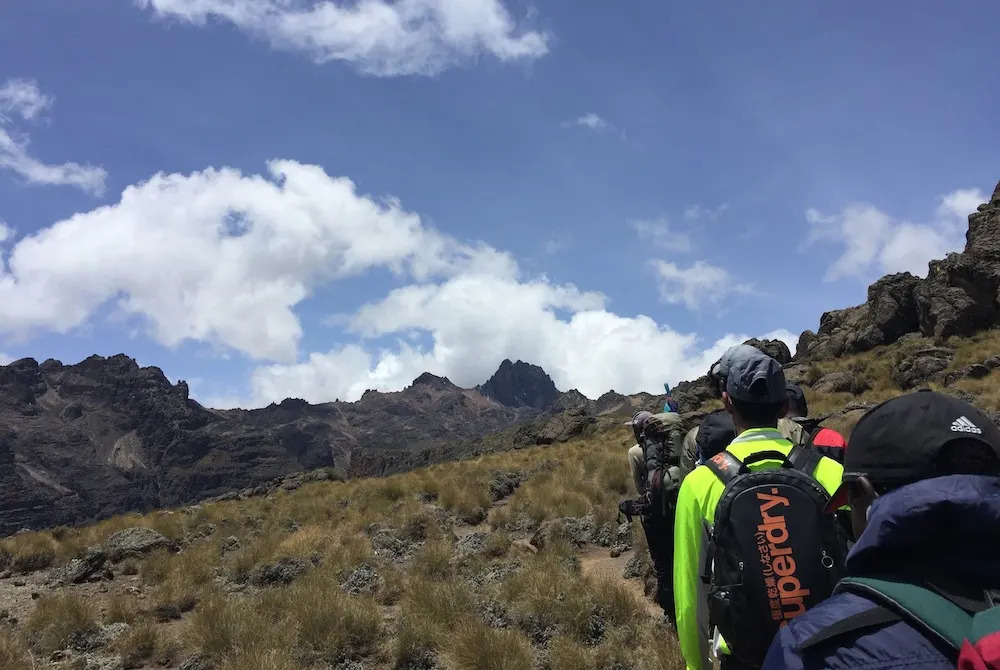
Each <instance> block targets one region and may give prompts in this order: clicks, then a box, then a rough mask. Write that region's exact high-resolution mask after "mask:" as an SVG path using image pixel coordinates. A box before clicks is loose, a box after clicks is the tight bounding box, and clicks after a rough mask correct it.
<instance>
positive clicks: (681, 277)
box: [650, 260, 753, 309]
mask: <svg viewBox="0 0 1000 670" xmlns="http://www.w3.org/2000/svg"><path fill="white" fill-rule="evenodd" d="M650 262H651V264H652V265H653V267H654V268H655V270H656V272H657V276H658V278H659V280H660V297H661V298H662V299H663V300H664V301H665V302H668V303H670V304H672V305H680V304H683V305H685V306H686V307H688V308H689V309H698V308H700V307H701V306H702V305H704V304H706V303H709V304H717V303H719V302H721V301H722V300H723V299H724V298H727V297H729V296H730V295H733V294H738V293H751V292H752V290H753V289H752V287H751V286H750V285H747V284H743V283H740V282H738V281H736V280H735V279H734V278H733V276H732V275H731V274H730V273H729V272H728V271H727V270H725V269H723V268H720V267H718V266H716V265H712V264H711V263H709V262H708V261H704V260H700V261H696V262H695V263H694V264H693V265H691V266H690V267H688V268H681V267H679V266H678V265H677V264H676V263H671V262H668V261H664V260H654V261H650Z"/></svg>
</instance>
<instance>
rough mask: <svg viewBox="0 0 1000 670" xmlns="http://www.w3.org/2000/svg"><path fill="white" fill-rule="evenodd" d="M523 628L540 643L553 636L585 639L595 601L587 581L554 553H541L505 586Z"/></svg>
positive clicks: (515, 615)
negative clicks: (559, 635) (561, 635)
mask: <svg viewBox="0 0 1000 670" xmlns="http://www.w3.org/2000/svg"><path fill="white" fill-rule="evenodd" d="M501 594H502V596H503V598H504V599H505V600H506V601H507V602H508V603H509V604H510V606H511V612H512V614H513V615H514V618H515V619H516V621H517V623H518V625H519V626H520V628H521V629H522V630H523V631H524V632H525V633H526V634H528V635H529V636H531V637H533V638H534V639H537V640H539V641H541V640H544V639H545V637H546V636H548V635H551V634H553V633H562V634H566V635H571V636H574V637H577V638H579V639H585V638H586V637H587V633H588V625H589V623H590V616H591V614H593V613H594V609H595V602H594V600H593V597H592V595H591V594H590V593H589V591H588V589H587V584H586V582H584V581H583V580H582V579H581V578H580V577H579V575H578V574H576V571H575V570H574V569H573V568H572V567H570V566H569V565H568V564H567V562H566V561H565V560H563V559H562V558H561V557H560V556H559V555H557V554H555V553H549V552H546V553H542V554H539V555H538V556H537V557H534V558H533V560H530V561H528V562H527V563H526V565H525V567H524V569H523V570H521V571H520V572H518V573H517V574H515V575H512V576H511V577H510V578H509V579H508V580H507V581H506V582H505V583H504V584H503V586H502V588H501Z"/></svg>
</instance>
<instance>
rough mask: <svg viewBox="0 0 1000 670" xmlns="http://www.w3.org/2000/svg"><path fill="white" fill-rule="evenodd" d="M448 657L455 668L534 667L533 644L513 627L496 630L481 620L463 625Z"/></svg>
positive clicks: (526, 669) (525, 669) (528, 669)
mask: <svg viewBox="0 0 1000 670" xmlns="http://www.w3.org/2000/svg"><path fill="white" fill-rule="evenodd" d="M445 654H446V657H447V658H448V660H449V664H448V665H449V667H450V668H454V670H531V668H532V666H533V658H534V656H533V654H532V649H531V645H529V644H528V642H527V641H526V640H525V639H524V638H523V637H521V636H519V635H518V634H517V633H515V632H513V631H510V630H496V629H493V628H489V627H487V626H486V625H485V624H483V623H481V622H478V621H467V622H464V623H463V624H462V625H461V626H459V628H458V630H456V631H455V633H454V635H453V636H452V637H451V640H450V642H449V644H448V648H447V651H446V652H445Z"/></svg>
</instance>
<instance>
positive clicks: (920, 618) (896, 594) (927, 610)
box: [834, 577, 972, 651]
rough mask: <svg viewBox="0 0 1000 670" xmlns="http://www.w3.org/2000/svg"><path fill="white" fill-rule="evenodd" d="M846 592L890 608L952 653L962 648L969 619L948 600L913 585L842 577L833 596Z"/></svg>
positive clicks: (968, 626) (884, 580)
mask: <svg viewBox="0 0 1000 670" xmlns="http://www.w3.org/2000/svg"><path fill="white" fill-rule="evenodd" d="M843 591H849V592H851V593H857V594H858V595H861V596H864V597H866V598H868V599H869V600H872V601H874V602H876V603H878V604H879V605H881V606H882V607H884V608H886V609H889V610H891V611H893V612H895V613H897V614H899V615H900V617H901V618H902V619H904V620H906V621H907V623H910V624H911V625H913V626H914V627H915V628H917V630H919V631H921V632H922V633H923V634H924V635H926V636H927V637H930V638H932V639H935V640H938V641H939V642H943V643H944V644H945V645H947V646H949V647H951V648H952V649H954V650H955V651H958V650H959V649H961V648H962V644H963V643H964V641H965V639H966V637H967V635H968V634H969V628H970V626H971V625H972V616H971V615H970V614H969V613H968V612H966V611H965V610H964V609H962V608H961V607H959V606H958V605H956V604H955V603H953V602H952V601H951V600H949V599H948V598H945V597H944V596H941V595H938V594H937V593H935V592H934V591H931V590H930V589H926V588H924V587H922V586H917V585H916V584H908V583H906V582H898V581H891V580H888V579H873V578H869V577H845V578H844V579H842V580H840V583H839V584H837V588H836V589H835V590H834V593H840V592H843Z"/></svg>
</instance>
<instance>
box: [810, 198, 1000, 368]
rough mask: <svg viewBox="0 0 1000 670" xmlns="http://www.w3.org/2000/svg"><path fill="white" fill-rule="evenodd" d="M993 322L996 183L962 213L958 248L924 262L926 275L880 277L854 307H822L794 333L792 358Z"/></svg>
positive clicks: (996, 315)
mask: <svg viewBox="0 0 1000 670" xmlns="http://www.w3.org/2000/svg"><path fill="white" fill-rule="evenodd" d="M997 325H1000V184H998V185H997V187H996V189H995V190H994V191H993V196H992V197H991V198H990V201H989V202H987V203H984V204H982V205H980V206H979V208H978V211H976V212H975V213H973V214H971V215H969V228H968V231H967V232H966V244H965V249H964V250H963V251H962V252H960V253H951V254H948V256H947V257H945V258H944V259H941V260H935V261H931V262H930V264H929V269H928V273H927V277H926V278H924V279H921V278H920V277H916V276H914V275H912V274H910V273H908V272H903V273H898V274H893V275H888V276H886V277H883V278H881V279H879V280H878V281H877V282H875V283H874V284H872V285H871V286H870V287H869V288H868V300H867V301H866V302H865V303H864V304H862V305H858V306H856V307H848V308H846V309H839V310H833V311H830V312H826V313H825V314H823V316H822V317H821V318H820V322H819V330H817V331H816V332H813V331H811V330H807V331H805V332H804V333H802V335H801V337H800V338H799V342H798V347H797V351H796V360H827V359H831V358H836V357H838V356H843V355H847V354H853V353H858V352H862V351H868V350H870V349H873V348H875V347H877V346H879V345H885V344H892V343H894V342H897V341H898V340H900V339H901V338H902V337H904V336H905V335H909V334H911V333H917V334H919V335H921V336H923V337H926V338H930V339H932V340H933V341H935V342H936V343H937V344H943V343H945V342H946V341H947V339H948V338H950V337H952V336H959V337H965V336H969V335H972V334H974V333H976V332H979V331H981V330H984V329H987V328H991V327H994V326H997Z"/></svg>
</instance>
